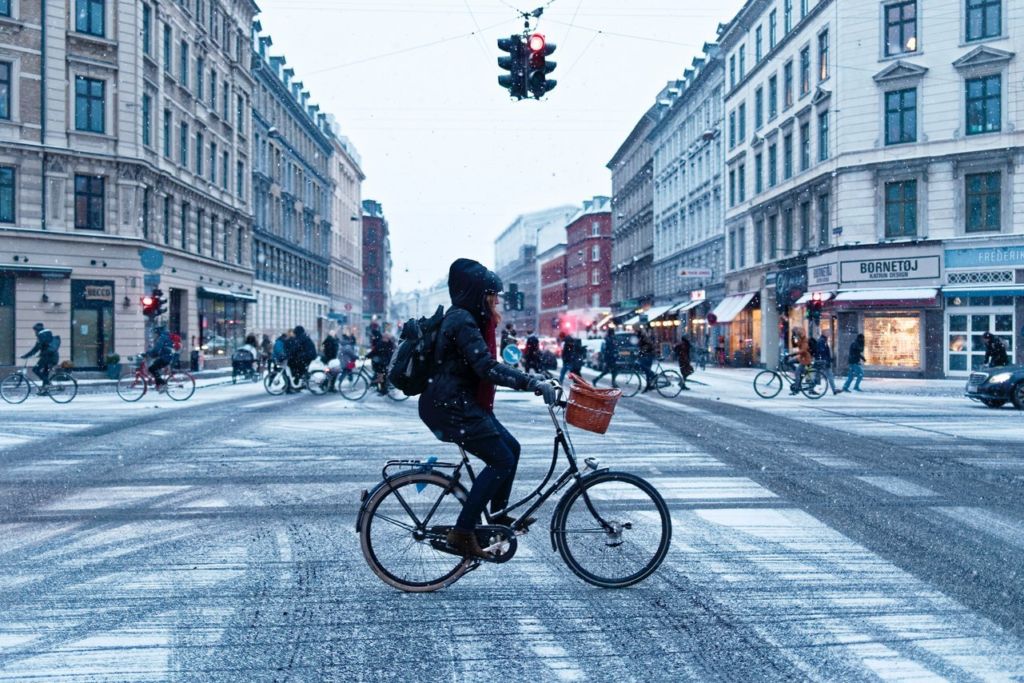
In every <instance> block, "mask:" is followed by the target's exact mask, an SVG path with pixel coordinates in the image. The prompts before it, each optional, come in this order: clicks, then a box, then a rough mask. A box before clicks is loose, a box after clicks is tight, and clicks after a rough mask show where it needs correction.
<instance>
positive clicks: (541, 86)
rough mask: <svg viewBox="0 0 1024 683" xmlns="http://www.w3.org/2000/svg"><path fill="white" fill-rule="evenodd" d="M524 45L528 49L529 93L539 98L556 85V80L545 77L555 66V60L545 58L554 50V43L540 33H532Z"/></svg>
mask: <svg viewBox="0 0 1024 683" xmlns="http://www.w3.org/2000/svg"><path fill="white" fill-rule="evenodd" d="M526 46H527V48H528V50H529V51H528V55H527V85H528V86H529V88H530V94H531V95H533V96H534V97H535V98H537V99H538V100H539V99H540V98H542V97H544V95H545V94H546V93H547V92H549V91H550V90H553V89H554V88H555V86H556V85H558V81H556V80H553V79H550V80H549V79H548V77H547V76H548V74H549V73H551V72H552V71H554V70H555V67H556V66H557V64H556V63H555V62H549V61H548V60H547V57H548V55H550V54H551V53H552V52H554V51H555V44H554V43H549V42H547V41H546V40H545V39H544V36H543V35H541V34H540V33H534V34H533V35H532V36H530V39H529V40H528V41H527V43H526Z"/></svg>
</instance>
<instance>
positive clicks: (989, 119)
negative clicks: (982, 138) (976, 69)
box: [967, 74, 1003, 135]
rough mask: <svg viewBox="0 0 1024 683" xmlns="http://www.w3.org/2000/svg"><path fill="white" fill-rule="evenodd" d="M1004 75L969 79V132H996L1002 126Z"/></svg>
mask: <svg viewBox="0 0 1024 683" xmlns="http://www.w3.org/2000/svg"><path fill="white" fill-rule="evenodd" d="M1002 85H1003V81H1002V76H1000V75H999V74H996V75H994V76H985V77H984V78H971V79H968V80H967V134H968V135H978V134H980V133H994V132H996V131H998V130H1000V129H1001V128H1002V97H1001V93H1002Z"/></svg>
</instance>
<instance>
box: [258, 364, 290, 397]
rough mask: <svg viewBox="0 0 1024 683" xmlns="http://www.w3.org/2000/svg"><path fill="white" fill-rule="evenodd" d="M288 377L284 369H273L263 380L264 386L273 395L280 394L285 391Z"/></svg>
mask: <svg viewBox="0 0 1024 683" xmlns="http://www.w3.org/2000/svg"><path fill="white" fill-rule="evenodd" d="M287 382H288V378H287V377H286V376H285V374H284V370H273V371H271V372H270V373H269V374H267V376H266V378H264V380H263V388H264V389H265V390H266V392H267V393H268V394H270V395H271V396H280V395H281V394H283V393H284V390H285V387H286V386H287Z"/></svg>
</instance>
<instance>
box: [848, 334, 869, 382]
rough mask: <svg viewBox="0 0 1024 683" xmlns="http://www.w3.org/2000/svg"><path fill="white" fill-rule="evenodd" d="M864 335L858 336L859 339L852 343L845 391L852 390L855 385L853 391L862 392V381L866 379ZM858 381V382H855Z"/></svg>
mask: <svg viewBox="0 0 1024 683" xmlns="http://www.w3.org/2000/svg"><path fill="white" fill-rule="evenodd" d="M865 360H866V359H865V358H864V335H863V334H858V335H857V338H856V339H854V340H853V341H852V342H851V343H850V356H849V358H847V360H846V364H847V369H846V381H845V382H843V391H849V390H850V384H851V383H853V390H854V391H860V390H861V388H860V383H861V380H863V379H864V365H863V364H864V361H865ZM854 380H856V381H854Z"/></svg>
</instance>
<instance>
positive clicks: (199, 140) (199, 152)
mask: <svg viewBox="0 0 1024 683" xmlns="http://www.w3.org/2000/svg"><path fill="white" fill-rule="evenodd" d="M203 151H204V146H203V134H202V133H196V175H197V176H199V177H200V178H202V177H203Z"/></svg>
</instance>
